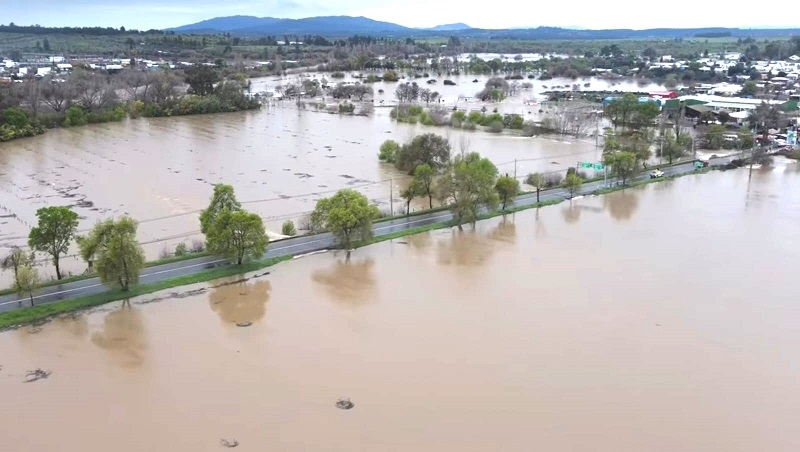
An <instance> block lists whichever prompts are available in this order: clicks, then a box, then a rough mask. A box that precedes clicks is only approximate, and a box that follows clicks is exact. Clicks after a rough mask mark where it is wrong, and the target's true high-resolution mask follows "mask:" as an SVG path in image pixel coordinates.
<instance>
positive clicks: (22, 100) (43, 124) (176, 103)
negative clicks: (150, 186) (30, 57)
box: [0, 66, 260, 141]
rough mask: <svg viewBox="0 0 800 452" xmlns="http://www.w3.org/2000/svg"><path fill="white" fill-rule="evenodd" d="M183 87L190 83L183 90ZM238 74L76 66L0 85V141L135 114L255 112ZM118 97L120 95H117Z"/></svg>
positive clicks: (246, 84)
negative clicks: (66, 71)
mask: <svg viewBox="0 0 800 452" xmlns="http://www.w3.org/2000/svg"><path fill="white" fill-rule="evenodd" d="M182 83H186V84H188V85H189V88H188V90H187V91H184V92H182V91H181V89H180V87H181V85H182ZM248 90H249V82H248V81H247V79H246V78H245V76H244V75H242V74H236V75H234V76H232V77H230V78H228V79H222V77H221V74H220V72H219V70H217V69H215V68H211V67H207V66H192V67H189V68H187V69H186V70H185V71H184V72H183V77H181V73H180V72H179V71H166V70H159V71H149V70H140V69H138V68H131V69H126V70H124V71H122V72H121V73H120V74H108V73H106V72H102V71H91V70H85V69H82V68H76V69H75V70H74V71H73V72H72V73H71V74H61V75H59V76H53V77H46V78H43V79H38V78H35V77H32V76H31V77H28V78H26V79H25V80H24V82H23V83H19V84H18V83H13V84H10V85H6V86H0V141H7V140H10V139H14V138H19V137H23V136H32V135H35V134H38V133H42V132H44V130H45V129H46V128H52V127H58V126H66V127H69V126H78V125H85V124H88V123H96V122H108V121H117V120H121V119H124V118H125V117H126V116H127V115H128V114H130V115H131V116H133V117H136V116H171V115H186V114H199V113H217V112H228V111H239V110H246V109H252V108H257V107H258V106H259V105H260V103H259V102H258V100H257V99H253V98H250V97H249V96H247V95H246V94H247V91H248ZM120 94H122V95H120Z"/></svg>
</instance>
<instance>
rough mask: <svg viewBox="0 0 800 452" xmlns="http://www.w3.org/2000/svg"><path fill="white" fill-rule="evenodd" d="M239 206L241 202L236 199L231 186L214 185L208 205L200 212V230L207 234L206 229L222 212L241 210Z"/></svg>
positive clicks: (207, 229)
mask: <svg viewBox="0 0 800 452" xmlns="http://www.w3.org/2000/svg"><path fill="white" fill-rule="evenodd" d="M241 208H242V204H241V203H239V201H237V200H236V195H235V194H234V193H233V187H232V186H230V185H227V184H217V185H214V194H213V195H211V201H210V202H209V203H208V207H207V208H206V209H205V210H203V211H202V212H200V232H202V233H203V234H206V235H208V231H209V230H210V229H211V227H212V225H213V224H214V222H215V221H216V219H217V217H218V216H219V215H220V214H221V213H222V212H226V211H234V210H241Z"/></svg>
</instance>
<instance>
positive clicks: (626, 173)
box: [603, 151, 638, 185]
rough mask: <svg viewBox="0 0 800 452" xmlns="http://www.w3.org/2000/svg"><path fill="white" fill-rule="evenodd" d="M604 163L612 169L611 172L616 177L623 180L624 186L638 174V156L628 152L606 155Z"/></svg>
mask: <svg viewBox="0 0 800 452" xmlns="http://www.w3.org/2000/svg"><path fill="white" fill-rule="evenodd" d="M603 163H604V164H605V165H606V166H608V167H610V168H611V172H612V173H613V174H614V175H616V176H617V177H619V178H620V179H622V185H625V184H626V183H627V180H628V179H629V178H630V177H631V176H633V175H634V174H636V169H637V168H638V165H637V162H636V154H634V153H633V152H627V151H619V152H611V153H608V154H605V155H604V156H603Z"/></svg>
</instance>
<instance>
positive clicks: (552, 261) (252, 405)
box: [0, 164, 800, 452]
mask: <svg viewBox="0 0 800 452" xmlns="http://www.w3.org/2000/svg"><path fill="white" fill-rule="evenodd" d="M798 188H800V172H798V170H797V167H796V165H794V164H792V165H788V166H780V167H779V168H777V169H766V170H761V171H754V173H753V176H752V178H750V179H748V173H747V171H743V170H740V171H736V172H727V173H715V174H710V175H702V176H689V177H685V178H681V179H678V180H676V181H671V182H670V181H667V182H663V183H659V184H653V185H649V186H647V187H645V188H642V189H637V190H629V191H626V192H621V193H617V194H614V195H610V196H606V197H597V198H583V199H579V200H576V201H574V202H573V203H572V204H568V203H564V204H561V205H558V206H553V207H548V208H543V209H541V210H539V211H526V212H522V213H517V214H516V215H512V216H508V217H507V218H505V219H495V220H491V221H487V222H483V223H481V224H479V226H478V228H477V230H476V231H474V232H473V231H470V230H469V229H467V230H465V231H464V232H458V231H457V230H452V231H451V230H443V231H437V232H434V233H428V234H422V235H417V236H413V237H407V238H403V239H399V240H395V241H394V242H391V243H384V244H379V245H376V246H372V247H369V248H366V249H360V250H357V251H356V252H355V253H354V255H353V257H352V258H351V260H350V261H349V262H348V261H345V260H344V259H343V258H342V256H336V255H333V254H323V255H315V256H311V257H307V258H302V259H297V260H295V261H292V262H289V263H286V264H281V265H280V266H278V267H275V268H273V269H272V273H271V274H269V275H266V276H261V277H254V278H251V279H250V280H248V281H245V282H241V281H238V282H237V279H238V278H232V279H226V280H222V281H216V282H214V283H212V284H211V286H212V287H210V288H207V287H206V286H195V287H186V288H181V289H179V290H181V291H182V292H180V293H179V294H170V293H162V294H154V295H151V296H148V297H144V298H140V299H134V300H132V301H133V303H132V305H131V306H130V307H120V306H118V305H112V306H108V307H106V308H104V309H103V310H101V311H97V312H94V313H91V314H88V315H79V316H76V317H75V318H72V319H65V320H58V321H54V322H52V323H50V324H47V325H44V326H41V327H37V328H34V329H30V328H25V329H20V330H17V331H10V332H6V333H3V334H2V335H0V365H2V370H0V396H2V400H3V404H4V410H3V414H2V415H0V416H2V417H0V420H2V422H3V431H4V443H5V444H7V445H13V449H14V450H17V451H37V450H64V451H89V452H92V451H98V452H99V451H105V450H116V451H121V452H128V451H130V452H134V451H137V452H138V451H141V450H173V451H179V452H180V451H186V452H189V451H191V452H197V451H206V450H207V451H215V450H220V448H221V446H220V439H222V438H225V439H229V440H232V439H235V440H237V441H239V443H240V446H239V449H241V450H280V451H301V450H338V451H352V450H364V451H374V450H398V451H412V450H413V451H449V450H452V451H487V450H498V449H500V448H502V449H506V450H531V445H532V444H535V445H536V448H537V449H541V450H548V451H609V452H612V451H613V452H619V451H631V452H638V451H676V450H680V451H697V452H701V451H702V452H714V451H720V452H722V451H725V452H732V451H753V450H769V451H796V450H798V448H800V435H798V434H797V433H798V430H797V426H796V419H797V417H798V415H800V412H799V411H798V408H797V407H798V406H800V383H798V382H799V381H800V378H798V377H800V368H798V366H797V362H796V361H797V360H796V350H797V349H798V346H800V329H798V327H797V319H798V318H800V307H798V304H797V303H796V298H797V297H796V290H794V288H793V287H794V284H793V283H794V280H795V279H796V278H795V275H796V270H795V267H796V263H797V262H799V261H800V247H798V246H797V245H796V244H797V243H800V231H799V230H798V228H797V227H796V226H797V222H798V220H800V195H798V193H800V190H798ZM237 324H240V325H248V324H249V325H250V326H247V327H243V326H242V327H238V326H236V325H237ZM35 368H42V369H45V370H50V371H52V374H51V375H50V377H49V378H48V379H44V380H40V381H37V382H34V383H23V382H22V381H23V379H24V377H25V375H24V374H25V372H26V371H27V370H31V369H35ZM339 397H349V398H350V399H351V400H352V401H353V402H354V403H355V408H353V409H352V410H350V411H341V410H338V409H336V408H335V407H334V404H335V402H336V400H337V399H338V398H339ZM237 450H238V449H237Z"/></svg>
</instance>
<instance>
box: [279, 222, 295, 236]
mask: <svg viewBox="0 0 800 452" xmlns="http://www.w3.org/2000/svg"><path fill="white" fill-rule="evenodd" d="M281 234H283V235H288V236H295V235H297V229H295V227H294V222H293V221H292V220H286V221H284V222H283V225H281Z"/></svg>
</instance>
